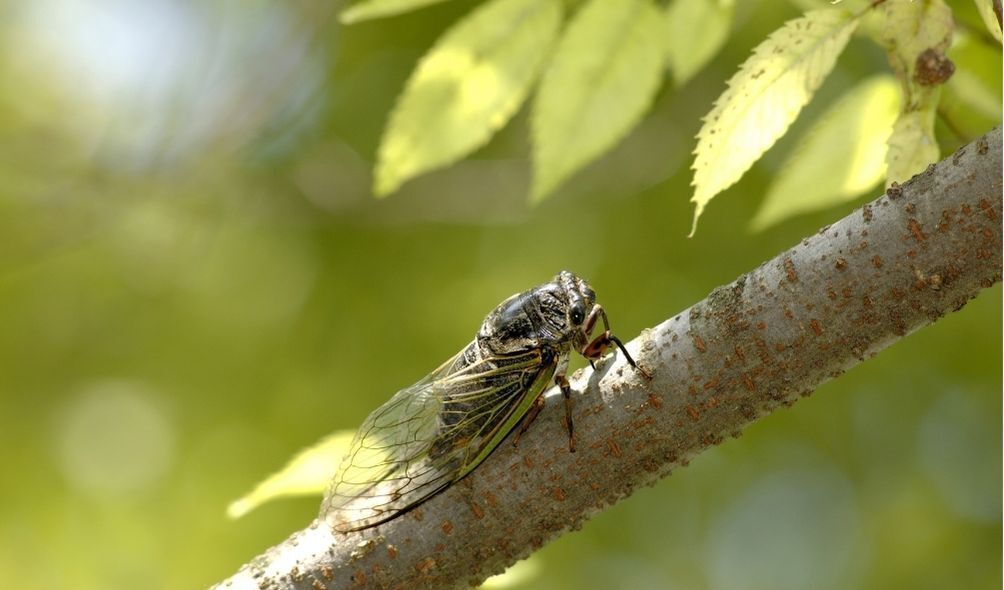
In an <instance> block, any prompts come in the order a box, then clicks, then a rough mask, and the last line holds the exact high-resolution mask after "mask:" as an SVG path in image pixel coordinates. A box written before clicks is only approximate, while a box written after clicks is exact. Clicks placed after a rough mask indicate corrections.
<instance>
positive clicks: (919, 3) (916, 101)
mask: <svg viewBox="0 0 1004 590" xmlns="http://www.w3.org/2000/svg"><path fill="white" fill-rule="evenodd" d="M883 7H884V9H885V25H884V30H883V32H882V42H883V44H884V45H885V47H886V51H887V52H888V54H889V63H890V64H891V65H892V69H893V72H895V74H896V77H897V78H899V81H900V86H901V87H902V89H903V101H902V106H901V108H900V116H899V120H897V121H896V124H895V126H894V127H893V131H892V135H891V136H890V137H889V152H888V155H887V156H886V161H887V163H888V166H889V169H888V172H887V176H886V178H887V182H888V183H892V182H903V181H905V180H908V179H909V178H910V177H912V176H913V175H914V174H917V173H918V172H921V171H922V170H924V168H926V167H927V165H928V164H932V163H934V162H936V161H937V160H938V157H939V156H940V150H939V149H938V141H937V138H935V136H934V119H935V115H936V113H937V109H938V100H939V98H940V95H941V86H940V85H937V86H930V85H925V84H922V83H921V82H919V81H918V80H917V78H916V76H915V74H916V71H917V58H918V57H919V56H920V54H921V53H923V52H925V51H934V52H936V53H939V54H942V53H943V52H944V51H945V49H946V48H947V47H948V45H949V43H951V40H952V32H953V31H954V29H955V23H954V21H953V19H952V9H951V8H949V7H948V5H947V4H945V3H944V2H943V1H942V0H913V1H911V0H887V2H886V3H885V4H884V5H883Z"/></svg>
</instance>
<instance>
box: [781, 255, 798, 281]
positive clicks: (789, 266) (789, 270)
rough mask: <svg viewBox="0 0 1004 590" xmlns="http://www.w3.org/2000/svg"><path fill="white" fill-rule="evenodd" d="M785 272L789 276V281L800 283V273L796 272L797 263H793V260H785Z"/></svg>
mask: <svg viewBox="0 0 1004 590" xmlns="http://www.w3.org/2000/svg"><path fill="white" fill-rule="evenodd" d="M784 272H785V274H787V275H788V280H789V281H791V282H792V283H797V282H798V273H796V272H795V263H794V262H792V261H791V258H785V259H784Z"/></svg>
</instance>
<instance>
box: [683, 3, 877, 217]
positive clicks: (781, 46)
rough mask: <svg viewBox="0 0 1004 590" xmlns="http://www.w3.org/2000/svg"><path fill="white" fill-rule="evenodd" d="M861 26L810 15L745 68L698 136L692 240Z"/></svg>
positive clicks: (844, 16)
mask: <svg viewBox="0 0 1004 590" xmlns="http://www.w3.org/2000/svg"><path fill="white" fill-rule="evenodd" d="M857 24H858V19H857V18H856V17H853V16H851V15H850V14H848V13H846V12H844V11H842V10H836V9H833V10H817V11H813V12H809V13H808V14H806V15H804V16H802V17H800V18H797V19H794V20H791V21H788V22H787V23H785V24H784V26H782V27H781V28H780V29H778V30H777V31H775V32H774V33H772V34H771V35H770V36H769V37H768V38H767V40H765V41H764V42H763V43H761V44H760V45H758V46H757V47H756V49H754V50H753V55H752V56H750V58H749V59H747V60H746V62H745V63H743V65H742V66H740V68H739V71H738V72H737V73H736V74H735V75H734V76H733V77H732V79H730V80H729V82H728V86H729V87H728V89H727V90H726V91H725V92H723V93H722V95H721V96H720V97H719V98H718V100H717V101H716V102H715V106H714V107H713V108H712V109H711V112H710V113H708V115H707V117H705V119H704V125H703V126H702V127H701V131H700V132H699V133H698V134H697V149H696V150H694V153H695V154H696V156H695V158H694V164H693V170H694V182H693V184H694V187H695V188H694V196H693V197H692V198H691V199H690V200H691V201H693V202H694V203H695V204H696V205H697V207H696V210H695V211H694V224H693V227H692V228H691V232H690V234H691V235H693V233H694V231H695V230H696V229H697V220H698V218H699V217H700V215H701V213H702V212H703V211H704V207H705V206H706V205H707V204H708V202H709V201H710V200H711V198H712V197H714V196H715V195H716V194H718V193H719V192H721V191H723V190H725V189H726V188H728V187H730V186H732V185H733V184H735V183H736V181H738V180H739V178H740V177H742V175H743V174H744V173H745V172H746V171H747V170H749V168H750V166H752V165H753V162H755V161H756V160H757V159H759V158H760V156H761V155H763V153H764V152H765V151H767V149H769V148H770V147H771V146H772V145H774V142H776V141H777V140H778V138H780V137H781V136H782V135H784V133H785V132H786V131H787V130H788V127H789V126H790V125H791V123H792V121H794V120H795V117H796V116H798V113H799V112H800V111H801V110H802V107H804V106H805V105H806V104H807V103H808V102H809V100H810V99H811V98H812V96H813V94H814V93H815V91H816V89H817V88H819V85H820V84H822V82H823V80H824V79H825V78H826V76H827V75H828V74H829V73H830V70H832V69H833V65H834V64H835V63H836V60H837V57H838V56H839V55H840V53H841V52H842V51H843V49H844V47H845V46H846V45H847V41H848V40H849V39H850V37H851V33H853V32H854V29H855V27H856V26H857Z"/></svg>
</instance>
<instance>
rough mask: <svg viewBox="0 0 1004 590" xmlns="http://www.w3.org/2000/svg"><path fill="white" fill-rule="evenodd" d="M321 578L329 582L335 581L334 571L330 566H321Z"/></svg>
mask: <svg viewBox="0 0 1004 590" xmlns="http://www.w3.org/2000/svg"><path fill="white" fill-rule="evenodd" d="M321 577H322V578H324V579H325V580H327V581H329V582H330V581H331V580H334V579H335V570H334V569H333V568H332V567H331V566H330V565H324V566H321Z"/></svg>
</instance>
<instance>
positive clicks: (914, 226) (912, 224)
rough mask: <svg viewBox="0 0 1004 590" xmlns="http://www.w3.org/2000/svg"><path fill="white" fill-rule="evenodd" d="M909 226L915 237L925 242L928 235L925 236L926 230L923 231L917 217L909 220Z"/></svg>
mask: <svg viewBox="0 0 1004 590" xmlns="http://www.w3.org/2000/svg"><path fill="white" fill-rule="evenodd" d="M907 227H909V228H910V234H911V235H913V239H915V240H917V241H918V242H923V241H924V240H926V239H927V236H925V235H924V232H923V231H921V229H920V224H919V223H917V220H916V219H913V218H910V221H908V222H907Z"/></svg>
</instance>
